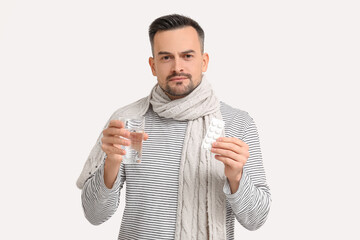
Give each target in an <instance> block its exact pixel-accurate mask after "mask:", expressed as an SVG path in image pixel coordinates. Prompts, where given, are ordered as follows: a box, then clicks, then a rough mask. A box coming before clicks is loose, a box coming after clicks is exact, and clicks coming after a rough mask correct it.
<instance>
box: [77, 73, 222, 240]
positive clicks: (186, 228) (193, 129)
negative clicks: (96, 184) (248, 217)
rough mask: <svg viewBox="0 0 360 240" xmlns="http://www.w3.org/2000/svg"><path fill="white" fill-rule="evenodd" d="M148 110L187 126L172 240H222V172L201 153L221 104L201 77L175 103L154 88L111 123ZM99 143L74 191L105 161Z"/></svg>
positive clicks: (219, 116) (211, 158)
mask: <svg viewBox="0 0 360 240" xmlns="http://www.w3.org/2000/svg"><path fill="white" fill-rule="evenodd" d="M149 104H151V105H152V107H153V110H154V112H156V113H157V114H158V115H159V116H161V117H165V118H172V119H175V120H179V121H181V120H187V121H188V126H187V130H186V135H185V139H184V144H183V149H182V155H181V161H180V172H179V191H178V207H177V219H176V231H175V239H183V240H188V239H196V240H202V239H204V240H207V239H212V240H225V239H226V198H225V195H224V193H223V191H222V189H223V186H224V182H225V175H224V166H223V163H221V162H220V161H217V160H216V159H214V157H213V154H211V153H210V152H209V151H207V150H205V149H204V148H202V147H201V143H202V140H203V139H204V137H205V135H206V131H207V129H208V127H209V125H210V121H211V118H213V117H214V118H217V119H222V116H221V112H220V102H219V100H218V99H217V97H216V96H215V94H214V92H213V89H212V87H211V85H210V83H209V82H208V81H207V80H206V79H205V77H203V79H202V81H201V83H200V85H199V86H198V87H197V88H196V89H195V90H194V91H192V92H191V93H190V94H189V95H188V96H186V97H184V98H181V99H176V100H170V99H169V97H168V96H167V95H166V94H165V93H164V92H163V90H162V89H161V88H160V87H159V85H158V84H157V85H155V87H154V88H153V89H152V91H151V94H150V95H149V96H148V97H146V98H143V99H140V100H139V101H137V102H135V103H132V104H130V105H128V106H126V107H123V108H120V109H119V110H117V111H116V112H115V113H114V114H113V116H112V117H111V118H110V120H111V119H115V118H116V116H118V115H130V116H131V115H144V114H145V113H146V112H147V110H148V108H149ZM110 120H109V122H110ZM107 125H108V124H107ZM105 127H107V126H105ZM222 136H224V133H222ZM101 137H102V136H101V135H100V137H99V139H98V144H96V145H95V146H94V148H93V150H92V151H91V153H90V156H89V158H88V160H87V161H86V163H85V166H84V169H83V171H82V173H81V175H80V177H79V179H78V181H77V186H78V187H79V188H82V187H83V185H84V183H85V181H86V180H87V179H88V178H89V177H90V176H91V175H92V174H93V173H94V172H95V171H96V168H97V166H99V165H100V164H101V163H102V161H103V159H104V158H105V153H104V152H103V151H102V150H101V143H100V139H101Z"/></svg>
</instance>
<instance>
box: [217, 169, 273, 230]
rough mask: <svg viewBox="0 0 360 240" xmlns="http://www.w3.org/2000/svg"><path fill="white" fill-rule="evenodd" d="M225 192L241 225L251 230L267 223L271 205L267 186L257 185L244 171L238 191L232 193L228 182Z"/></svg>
mask: <svg viewBox="0 0 360 240" xmlns="http://www.w3.org/2000/svg"><path fill="white" fill-rule="evenodd" d="M224 192H225V194H226V196H227V199H228V201H229V203H230V206H231V208H232V210H233V212H234V214H235V217H236V219H237V221H238V222H239V223H240V224H241V225H243V226H244V227H245V228H247V229H249V230H256V229H258V228H260V227H261V226H262V225H263V224H264V223H265V221H266V218H267V215H268V213H269V210H270V205H271V195H270V191H269V188H268V187H267V186H255V185H254V184H253V183H252V182H251V179H250V178H249V176H248V175H247V174H246V173H243V175H242V179H241V181H240V184H239V186H238V189H237V191H236V192H234V193H233V194H232V193H231V190H230V184H229V182H227V183H226V184H225V186H224Z"/></svg>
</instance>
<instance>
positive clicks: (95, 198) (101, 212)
mask: <svg viewBox="0 0 360 240" xmlns="http://www.w3.org/2000/svg"><path fill="white" fill-rule="evenodd" d="M120 180H121V179H120V177H119V178H117V179H116V181H115V183H114V184H113V186H112V188H111V189H109V188H107V187H106V186H105V182H104V165H101V167H100V168H99V169H98V170H97V171H96V172H95V174H94V176H92V177H91V178H90V179H88V181H87V182H86V183H85V185H84V188H83V190H82V195H81V200H82V206H83V209H84V214H85V217H86V219H87V220H88V221H89V222H90V223H91V224H94V225H99V224H101V223H103V222H105V221H106V220H108V219H109V218H110V217H111V216H112V215H113V214H114V212H115V211H116V209H117V207H118V204H119V197H120V189H121V187H122V181H120Z"/></svg>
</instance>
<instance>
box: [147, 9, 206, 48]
mask: <svg viewBox="0 0 360 240" xmlns="http://www.w3.org/2000/svg"><path fill="white" fill-rule="evenodd" d="M187 26H191V27H193V28H195V30H196V32H197V33H198V36H199V40H200V47H201V53H204V40H205V33H204V30H203V29H202V28H201V27H200V25H199V24H198V23H197V22H196V21H195V20H193V19H191V18H189V17H185V16H183V15H179V14H170V15H165V16H162V17H159V18H157V19H155V20H154V21H153V22H152V23H151V25H150V27H149V38H150V43H151V51H152V54H153V55H154V36H155V34H156V33H157V32H158V31H166V30H173V29H178V28H183V27H187Z"/></svg>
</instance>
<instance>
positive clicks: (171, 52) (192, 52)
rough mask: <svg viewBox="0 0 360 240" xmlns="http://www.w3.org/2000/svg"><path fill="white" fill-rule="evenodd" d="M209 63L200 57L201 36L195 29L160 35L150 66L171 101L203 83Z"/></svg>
mask: <svg viewBox="0 0 360 240" xmlns="http://www.w3.org/2000/svg"><path fill="white" fill-rule="evenodd" d="M208 62H209V56H208V54H207V53H204V54H202V53H201V46H200V41H199V37H198V34H197V32H196V30H195V29H194V28H193V27H183V28H179V29H175V30H167V31H160V32H157V33H156V34H155V36H154V57H150V58H149V64H150V67H151V70H152V73H153V75H154V76H156V77H157V80H158V83H159V85H160V87H161V88H162V89H163V90H164V91H165V93H166V95H168V96H169V98H170V99H178V98H182V97H185V96H186V95H188V94H189V93H191V92H192V91H193V90H194V89H195V88H196V87H197V86H198V85H199V84H200V82H201V78H202V73H203V72H205V71H206V69H207V66H208Z"/></svg>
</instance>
